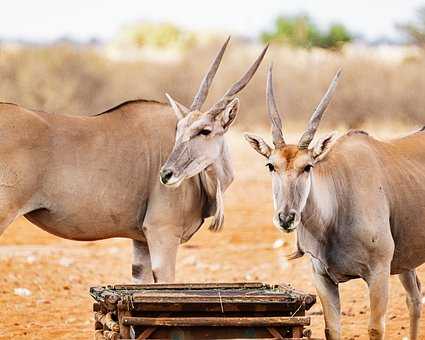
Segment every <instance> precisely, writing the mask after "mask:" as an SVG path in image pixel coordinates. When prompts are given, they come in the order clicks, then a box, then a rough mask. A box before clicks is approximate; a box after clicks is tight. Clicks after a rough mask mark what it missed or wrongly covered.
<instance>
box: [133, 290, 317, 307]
mask: <svg viewBox="0 0 425 340" xmlns="http://www.w3.org/2000/svg"><path fill="white" fill-rule="evenodd" d="M312 299H314V298H306V299H305V300H308V301H305V303H306V305H309V304H311V303H312V302H313V301H314V300H312ZM302 302H303V300H302V299H290V298H288V297H286V298H285V297H284V296H270V295H268V296H266V295H247V296H223V295H221V294H217V295H209V296H203V295H178V294H170V295H167V296H157V295H151V296H150V295H144V294H139V293H136V294H134V295H133V303H181V304H187V303H220V304H222V303H240V304H252V303H286V304H293V305H297V306H299V305H300V303H302Z"/></svg>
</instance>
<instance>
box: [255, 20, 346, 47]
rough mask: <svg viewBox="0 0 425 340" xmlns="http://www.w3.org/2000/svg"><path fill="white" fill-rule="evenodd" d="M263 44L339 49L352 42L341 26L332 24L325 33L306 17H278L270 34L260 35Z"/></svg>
mask: <svg viewBox="0 0 425 340" xmlns="http://www.w3.org/2000/svg"><path fill="white" fill-rule="evenodd" d="M261 39H262V40H263V41H264V42H276V43H281V44H288V45H291V46H294V47H302V48H312V47H322V48H333V49H339V48H341V47H342V46H343V45H344V44H345V43H347V42H350V41H351V40H352V35H351V34H350V32H348V30H347V29H346V28H345V26H344V25H342V24H334V25H332V26H331V27H330V28H329V30H328V31H327V32H325V33H323V32H321V31H320V30H319V29H318V28H317V26H316V25H315V23H314V22H313V21H312V20H311V18H310V17H309V16H307V15H297V16H289V17H285V16H280V17H278V18H277V19H276V21H275V27H274V29H273V30H272V31H271V32H264V33H262V35H261Z"/></svg>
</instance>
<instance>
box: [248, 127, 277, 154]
mask: <svg viewBox="0 0 425 340" xmlns="http://www.w3.org/2000/svg"><path fill="white" fill-rule="evenodd" d="M243 136H244V137H245V139H246V141H247V142H248V143H249V145H251V147H252V148H253V149H254V150H255V151H257V152H258V153H259V154H260V155H263V156H264V157H266V158H269V157H270V155H271V153H272V148H271V147H270V146H268V145H267V143H266V142H265V141H264V139H263V138H261V137H260V136H257V135H253V134H250V133H246V132H245V133H244V134H243Z"/></svg>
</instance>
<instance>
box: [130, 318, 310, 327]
mask: <svg viewBox="0 0 425 340" xmlns="http://www.w3.org/2000/svg"><path fill="white" fill-rule="evenodd" d="M122 324H123V325H126V326H131V325H133V326H166V327H197V326H205V327H208V326H209V327H222V326H237V327H248V326H249V327H255V326H274V327H282V326H308V325H310V318H309V317H307V316H305V317H299V316H294V317H282V316H270V317H158V318H145V317H136V316H124V317H123V318H122Z"/></svg>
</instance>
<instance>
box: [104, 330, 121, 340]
mask: <svg viewBox="0 0 425 340" xmlns="http://www.w3.org/2000/svg"><path fill="white" fill-rule="evenodd" d="M103 337H104V338H105V340H118V339H119V338H120V335H119V333H117V332H113V331H104V332H103Z"/></svg>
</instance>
